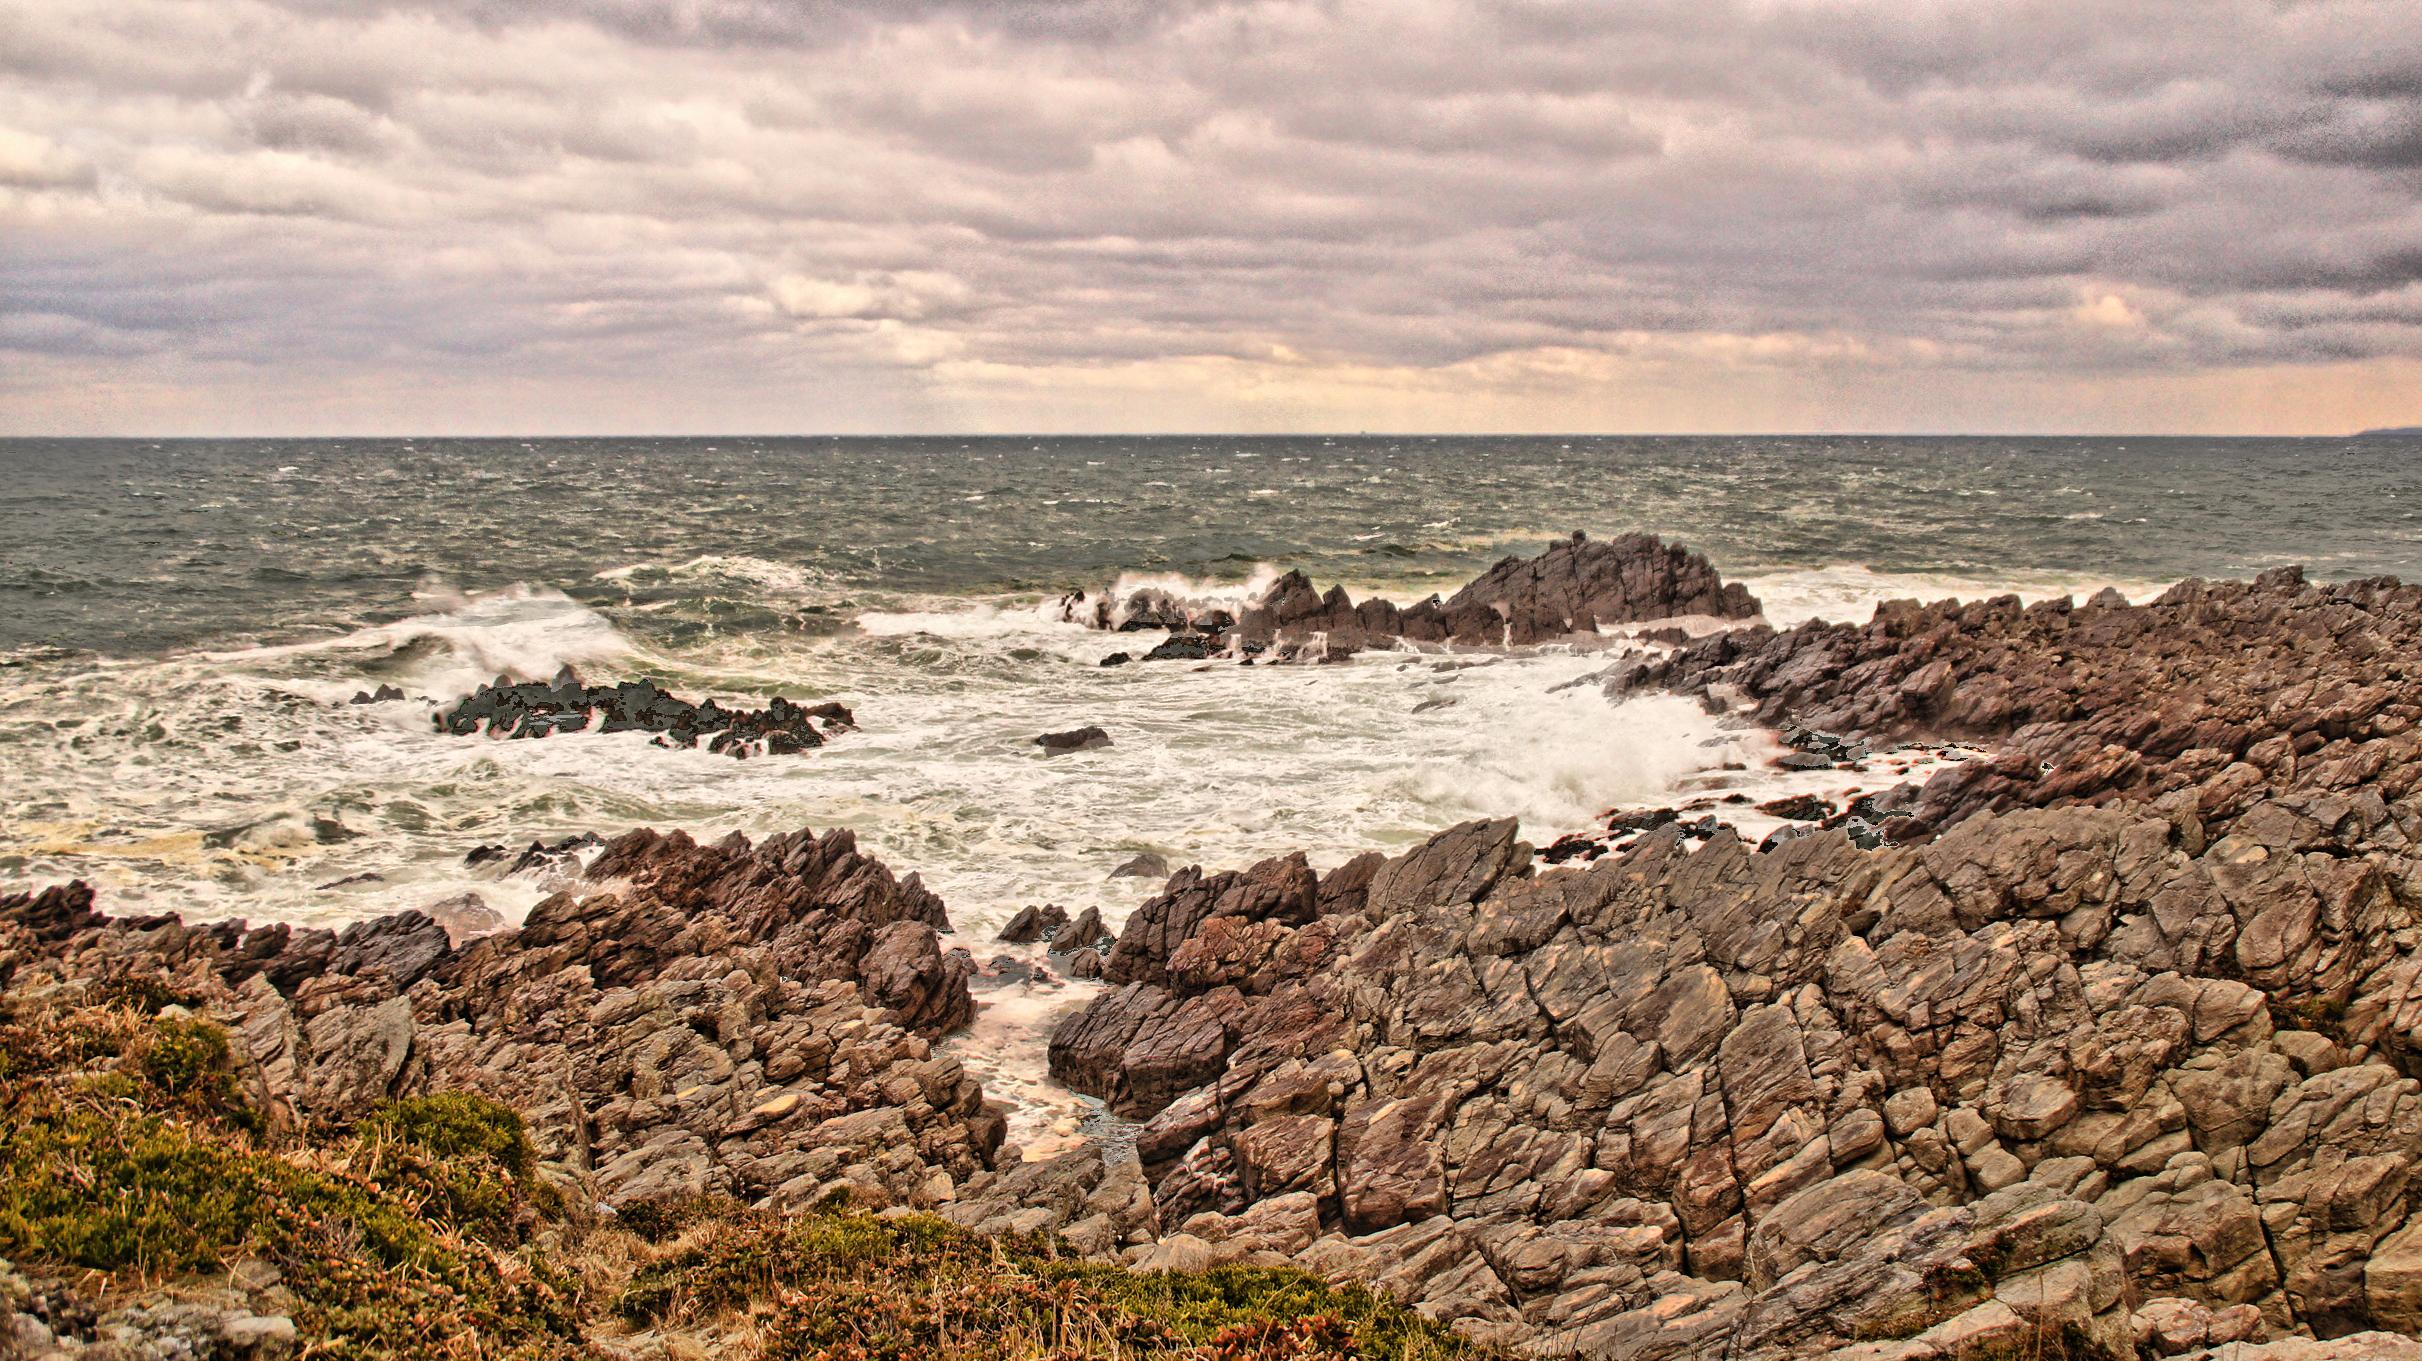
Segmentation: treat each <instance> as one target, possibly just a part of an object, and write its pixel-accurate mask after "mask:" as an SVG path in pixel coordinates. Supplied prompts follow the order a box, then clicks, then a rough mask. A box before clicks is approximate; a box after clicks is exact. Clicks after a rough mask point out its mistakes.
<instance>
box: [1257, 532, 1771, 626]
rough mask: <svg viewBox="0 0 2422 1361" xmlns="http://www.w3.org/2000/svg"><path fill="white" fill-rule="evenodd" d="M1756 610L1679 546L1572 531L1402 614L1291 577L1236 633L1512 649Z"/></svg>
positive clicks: (1739, 590) (1645, 537)
mask: <svg viewBox="0 0 2422 1361" xmlns="http://www.w3.org/2000/svg"><path fill="white" fill-rule="evenodd" d="M1757 612H1758V602H1757V600H1756V599H1755V598H1754V597H1752V596H1751V595H1750V594H1749V592H1748V591H1747V590H1745V589H1744V588H1743V587H1742V586H1741V585H1740V584H1739V583H1738V582H1734V583H1731V584H1729V585H1728V584H1726V583H1725V582H1724V581H1723V580H1722V578H1720V577H1718V576H1717V575H1716V571H1715V569H1714V568H1713V567H1711V566H1709V565H1708V562H1707V559H1706V558H1705V557H1702V556H1701V555H1699V554H1697V553H1694V552H1692V551H1690V550H1689V549H1687V548H1684V547H1682V546H1681V545H1679V544H1668V543H1665V542H1664V541H1663V540H1661V539H1658V538H1657V537H1656V536H1654V535H1650V534H1625V535H1623V536H1621V537H1619V538H1614V539H1606V540H1594V539H1591V538H1590V537H1588V536H1587V535H1585V534H1575V535H1573V536H1572V537H1571V538H1570V539H1566V540H1563V541H1561V542H1559V543H1557V544H1556V545H1555V546H1553V547H1551V548H1549V549H1548V550H1547V551H1546V552H1544V553H1542V554H1540V555H1539V556H1537V557H1535V558H1506V559H1504V560H1503V561H1501V562H1499V563H1498V564H1497V565H1496V566H1494V567H1491V568H1490V569H1489V570H1488V571H1486V572H1484V573H1482V574H1481V575H1480V576H1479V577H1478V578H1477V579H1476V580H1474V581H1473V582H1472V583H1471V584H1470V585H1468V586H1465V587H1464V588H1463V589H1462V590H1460V591H1457V592H1456V593H1455V594H1454V595H1452V596H1450V597H1448V598H1447V599H1445V600H1443V601H1441V600H1440V599H1438V598H1437V597H1436V596H1432V597H1430V598H1429V599H1427V600H1423V601H1421V602H1420V603H1418V604H1415V605H1411V606H1408V607H1405V608H1402V609H1400V608H1398V607H1397V606H1396V605H1395V604H1393V603H1392V602H1389V601H1386V600H1376V599H1374V600H1365V601H1363V602H1361V603H1360V604H1356V603H1355V602H1354V601H1353V600H1352V599H1351V598H1349V597H1348V596H1347V595H1346V593H1345V590H1344V588H1342V587H1335V586H1333V587H1331V588H1329V590H1328V591H1327V592H1326V593H1323V592H1321V591H1319V590H1317V589H1316V588H1314V587H1313V585H1312V583H1311V582H1310V581H1309V580H1308V579H1306V578H1305V577H1304V575H1303V574H1302V573H1300V572H1289V573H1288V574H1287V575H1286V576H1284V577H1281V578H1279V580H1278V582H1277V584H1275V585H1273V586H1272V587H1271V588H1270V590H1269V591H1268V592H1267V593H1265V594H1264V595H1263V596H1262V598H1261V600H1260V601H1259V602H1258V603H1256V604H1255V605H1253V606H1252V607H1250V608H1248V609H1246V610H1245V611H1244V613H1243V615H1242V617H1241V618H1240V619H1239V620H1238V621H1237V625H1236V631H1237V633H1238V635H1239V637H1240V639H1241V640H1242V641H1243V642H1247V643H1279V642H1296V643H1301V642H1303V641H1305V640H1308V639H1309V638H1310V637H1312V636H1313V635H1315V634H1318V635H1321V636H1323V637H1324V638H1325V639H1327V640H1328V643H1329V650H1330V651H1331V652H1335V651H1336V650H1337V649H1339V648H1340V647H1344V648H1347V649H1349V650H1350V649H1352V648H1355V647H1360V646H1362V645H1363V644H1364V642H1365V641H1368V640H1380V639H1391V638H1404V639H1409V640H1412V641H1414V642H1429V643H1445V642H1454V643H1464V644H1472V645H1483V646H1516V647H1519V646H1525V645H1528V644H1532V643H1541V642H1546V641H1549V640H1551V639H1555V638H1561V637H1566V636H1569V635H1571V634H1576V633H1579V634H1593V633H1596V632H1597V630H1598V626H1599V625H1600V624H1629V623H1638V622H1641V621H1643V620H1651V619H1673V618H1679V617H1683V616H1714V617H1717V618H1724V619H1743V618H1748V617H1750V616H1752V615H1755V614H1756V613H1757Z"/></svg>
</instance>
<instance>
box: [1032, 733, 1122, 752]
mask: <svg viewBox="0 0 2422 1361" xmlns="http://www.w3.org/2000/svg"><path fill="white" fill-rule="evenodd" d="M1034 744H1035V745H1036V746H1038V747H1041V748H1042V749H1043V754H1044V755H1045V756H1059V755H1062V754H1064V753H1067V752H1071V751H1091V750H1093V749H1094V748H1095V747H1106V746H1109V745H1110V734H1108V733H1106V732H1104V731H1102V730H1101V729H1100V728H1076V729H1073V730H1071V731H1068V732H1047V733H1044V734H1043V735H1042V736H1041V737H1038V738H1036V739H1034Z"/></svg>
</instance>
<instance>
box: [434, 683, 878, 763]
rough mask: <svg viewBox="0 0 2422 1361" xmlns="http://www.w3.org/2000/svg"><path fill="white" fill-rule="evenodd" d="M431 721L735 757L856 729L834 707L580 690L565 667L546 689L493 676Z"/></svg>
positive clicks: (610, 688)
mask: <svg viewBox="0 0 2422 1361" xmlns="http://www.w3.org/2000/svg"><path fill="white" fill-rule="evenodd" d="M433 721H434V722H435V723H436V725H437V728H438V730H439V731H441V732H447V733H452V734H454V735H456V736H458V737H459V736H466V735H469V734H471V733H476V732H480V731H482V730H483V729H484V730H485V731H486V732H487V734H488V735H489V736H491V737H547V736H550V735H552V734H555V733H570V732H582V731H587V730H589V729H591V728H592V727H593V728H595V730H597V731H599V732H630V731H640V732H652V733H656V734H658V736H657V738H656V742H657V745H659V746H679V747H694V746H697V745H698V741H699V739H700V738H701V737H706V738H707V739H708V740H707V750H709V751H713V752H719V753H723V754H727V755H731V756H739V757H747V756H749V755H751V754H753V753H759V752H762V753H766V754H771V755H786V754H790V753H794V752H801V751H806V750H809V749H811V748H815V747H820V746H822V745H824V741H825V734H826V733H830V732H835V731H838V730H841V729H844V728H853V727H855V726H857V723H856V719H855V717H854V716H853V715H852V714H851V713H850V711H849V709H848V708H847V707H846V706H844V705H842V704H839V703H837V702H827V703H823V704H815V705H799V704H794V703H792V702H791V701H790V700H788V699H786V698H783V697H781V696H776V697H775V698H774V699H773V700H772V701H771V702H769V703H768V704H767V705H766V706H765V707H764V708H762V709H726V708H724V707H723V706H721V705H720V704H718V703H716V702H715V701H714V700H711V699H710V700H707V701H705V702H704V703H701V704H692V703H690V702H689V701H688V700H685V699H682V698H681V697H680V696H678V695H673V694H670V693H668V692H666V691H664V690H662V689H659V688H658V687H657V686H656V684H655V682H653V681H647V680H639V681H628V682H625V683H623V684H621V685H582V684H581V683H580V680H579V678H578V677H577V676H574V675H573V674H572V672H571V668H569V667H566V668H564V669H563V671H561V672H559V673H558V674H557V675H556V677H555V679H554V681H553V682H551V683H546V684H541V683H539V682H537V681H525V682H522V683H520V684H515V683H513V682H512V681H510V680H508V679H507V678H505V677H503V676H499V677H497V678H496V680H495V681H493V682H491V683H490V684H487V685H483V686H481V687H480V688H479V689H478V690H476V691H473V692H472V693H471V695H470V696H468V697H467V698H465V699H464V700H463V701H462V702H461V703H460V704H457V705H456V706H455V707H454V708H453V709H451V710H441V711H440V712H438V713H437V714H436V715H434V717H433ZM819 723H821V724H822V731H819V730H818V726H817V725H818V724H819Z"/></svg>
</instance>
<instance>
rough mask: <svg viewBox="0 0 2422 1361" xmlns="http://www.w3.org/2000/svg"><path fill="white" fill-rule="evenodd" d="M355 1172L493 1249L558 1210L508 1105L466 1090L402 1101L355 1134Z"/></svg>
mask: <svg viewBox="0 0 2422 1361" xmlns="http://www.w3.org/2000/svg"><path fill="white" fill-rule="evenodd" d="M354 1138H355V1144H356V1148H357V1152H356V1155H355V1157H354V1165H355V1167H356V1169H357V1170H358V1171H359V1172H360V1173H361V1174H362V1175H363V1176H364V1177H365V1178H366V1179H368V1180H369V1181H371V1182H372V1183H373V1184H375V1185H377V1186H379V1187H380V1188H382V1189H384V1190H387V1191H389V1192H391V1193H394V1194H397V1195H399V1196H404V1197H408V1198H410V1199H411V1201H412V1203H413V1204H414V1205H415V1206H416V1207H417V1208H418V1209H419V1210H420V1212H421V1213H423V1214H425V1215H427V1216H429V1217H431V1218H433V1219H437V1220H439V1221H441V1222H443V1223H445V1224H448V1225H450V1226H453V1227H455V1228H457V1229H460V1230H461V1231H463V1232H465V1233H468V1234H471V1235H473V1236H475V1237H477V1238H479V1239H481V1240H482V1241H485V1242H490V1243H497V1244H506V1245H509V1244H512V1243H517V1242H520V1241H522V1240H524V1239H526V1238H527V1237H528V1236H529V1233H530V1231H531V1229H532V1228H534V1227H535V1225H536V1223H537V1222H538V1221H540V1220H542V1219H550V1218H559V1217H560V1216H561V1214H562V1210H563V1206H562V1201H561V1198H560V1197H559V1196H558V1195H557V1194H556V1192H555V1190H554V1188H553V1187H551V1186H549V1185H547V1184H546V1183H545V1182H544V1181H541V1180H540V1179H539V1178H538V1175H537V1173H538V1150H537V1148H536V1147H535V1146H534V1145H532V1144H531V1142H530V1135H529V1131H528V1130H527V1129H526V1128H524V1127H523V1125H522V1120H521V1116H520V1114H519V1113H517V1112H515V1111H514V1110H513V1108H512V1107H510V1106H505V1105H501V1104H499V1103H497V1102H494V1101H491V1100H489V1099H487V1098H486V1097H483V1096H475V1095H472V1094H471V1093H469V1092H440V1093H437V1094H435V1095H431V1096H415V1097H406V1098H404V1099H402V1100H400V1101H395V1102H391V1103H389V1104H388V1105H386V1106H383V1107H381V1108H380V1109H379V1110H378V1111H377V1112H375V1113H374V1114H372V1115H371V1116H370V1118H368V1119H366V1120H364V1121H363V1122H362V1123H361V1125H360V1126H359V1128H358V1129H357V1130H356V1131H355V1135H354Z"/></svg>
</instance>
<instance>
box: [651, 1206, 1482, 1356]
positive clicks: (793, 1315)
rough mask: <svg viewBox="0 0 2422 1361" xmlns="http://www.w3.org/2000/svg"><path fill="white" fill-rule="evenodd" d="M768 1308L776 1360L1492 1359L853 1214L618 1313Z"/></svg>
mask: <svg viewBox="0 0 2422 1361" xmlns="http://www.w3.org/2000/svg"><path fill="white" fill-rule="evenodd" d="M765 1302H770V1304H771V1312H772V1317H771V1319H770V1321H769V1323H768V1325H767V1326H766V1328H765V1329H764V1332H765V1335H766V1337H767V1338H768V1343H767V1348H766V1355H767V1356H768V1357H769V1358H775V1359H776V1361H842V1359H843V1358H847V1359H848V1361H909V1359H910V1358H923V1357H942V1358H968V1359H969V1361H972V1359H973V1358H979V1357H981V1358H1023V1357H1055V1358H1058V1357H1066V1358H1089V1357H1112V1356H1134V1355H1172V1356H1198V1357H1236V1358H1246V1357H1254V1358H1258V1357H1296V1356H1301V1357H1324V1356H1337V1357H1344V1356H1361V1357H1374V1358H1394V1359H1402V1361H1412V1359H1415V1358H1439V1357H1460V1356H1470V1355H1477V1354H1478V1353H1477V1352H1476V1351H1475V1350H1474V1349H1473V1348H1471V1347H1469V1346H1468V1345H1466V1344H1464V1343H1461V1342H1459V1341H1458V1340H1456V1339H1455V1338H1454V1337H1452V1335H1450V1334H1448V1333H1446V1332H1445V1331H1444V1330H1442V1329H1440V1328H1439V1327H1438V1326H1437V1325H1436V1324H1433V1323H1431V1322H1429V1321H1428V1320H1426V1319H1423V1318H1421V1317H1420V1316H1418V1315H1415V1314H1413V1313H1411V1312H1409V1311H1407V1310H1405V1309H1402V1308H1400V1307H1398V1306H1397V1305H1395V1304H1393V1303H1391V1302H1388V1301H1385V1300H1382V1299H1380V1298H1378V1297H1377V1296H1374V1295H1372V1294H1370V1293H1369V1292H1368V1291H1365V1290H1362V1289H1360V1288H1359V1287H1342V1288H1341V1287H1333V1286H1330V1285H1328V1284H1326V1283H1324V1282H1322V1281H1320V1280H1319V1279H1318V1278H1316V1277H1313V1276H1310V1275H1307V1274H1305V1273H1303V1272H1300V1271H1292V1270H1269V1269H1262V1268H1248V1267H1223V1268H1219V1269H1216V1270H1213V1271H1208V1272H1204V1273H1201V1274H1199V1275H1149V1276H1146V1275H1138V1274H1136V1273H1134V1272H1130V1271H1127V1270H1124V1269H1123V1268H1120V1267H1115V1266H1107V1265H1101V1264H1095V1263H1084V1262H1076V1261H1071V1260H1068V1259H1067V1258H1065V1257H1063V1256H1061V1255H1060V1254H1059V1252H1058V1250H1057V1246H1056V1245H1055V1244H1054V1243H1052V1242H1051V1241H1050V1240H1047V1239H1041V1238H1032V1237H1008V1238H999V1239H994V1238H985V1237H981V1236H978V1235H976V1234H972V1233H969V1232H967V1231H965V1230H962V1229H959V1228H956V1227H954V1226H952V1225H950V1224H947V1223H945V1222H943V1221H941V1220H938V1219H932V1218H928V1217H924V1216H913V1215H912V1216H900V1217H876V1216H871V1215H866V1214H859V1213H851V1212H847V1211H840V1210H821V1211H817V1212H814V1213H811V1214H807V1215H804V1216H801V1217H799V1218H796V1219H794V1220H791V1221H789V1222H787V1223H784V1222H781V1221H777V1220H774V1219H772V1218H770V1217H766V1216H749V1217H744V1218H742V1219H738V1220H735V1221H731V1222H727V1223H724V1224H721V1225H718V1226H715V1227H714V1228H712V1229H711V1230H710V1231H709V1232H707V1233H705V1234H703V1235H700V1236H699V1237H698V1239H697V1240H696V1241H695V1242H693V1243H691V1244H690V1245H689V1246H687V1247H685V1248H683V1249H682V1250H680V1251H677V1252H675V1253H673V1254H671V1255H669V1256H667V1257H665V1258H664V1259H663V1260H661V1261H659V1262H657V1263H655V1264H653V1265H651V1266H649V1267H646V1268H644V1269H642V1270H641V1271H640V1272H639V1273H637V1275H636V1276H635V1277H634V1278H633V1280H632V1282H631V1285H630V1287H629V1288H628V1289H627V1290H626V1291H625V1292H624V1295H623V1298H622V1300H621V1304H620V1307H621V1309H622V1312H623V1313H624V1314H625V1316H626V1317H628V1318H629V1319H630V1320H631V1321H633V1322H635V1323H662V1322H679V1321H683V1320H693V1319H700V1318H707V1317H712V1316H714V1315H715V1314H718V1313H721V1312H726V1311H731V1310H736V1309H741V1308H745V1307H750V1306H753V1305H757V1304H760V1303H765Z"/></svg>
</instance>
